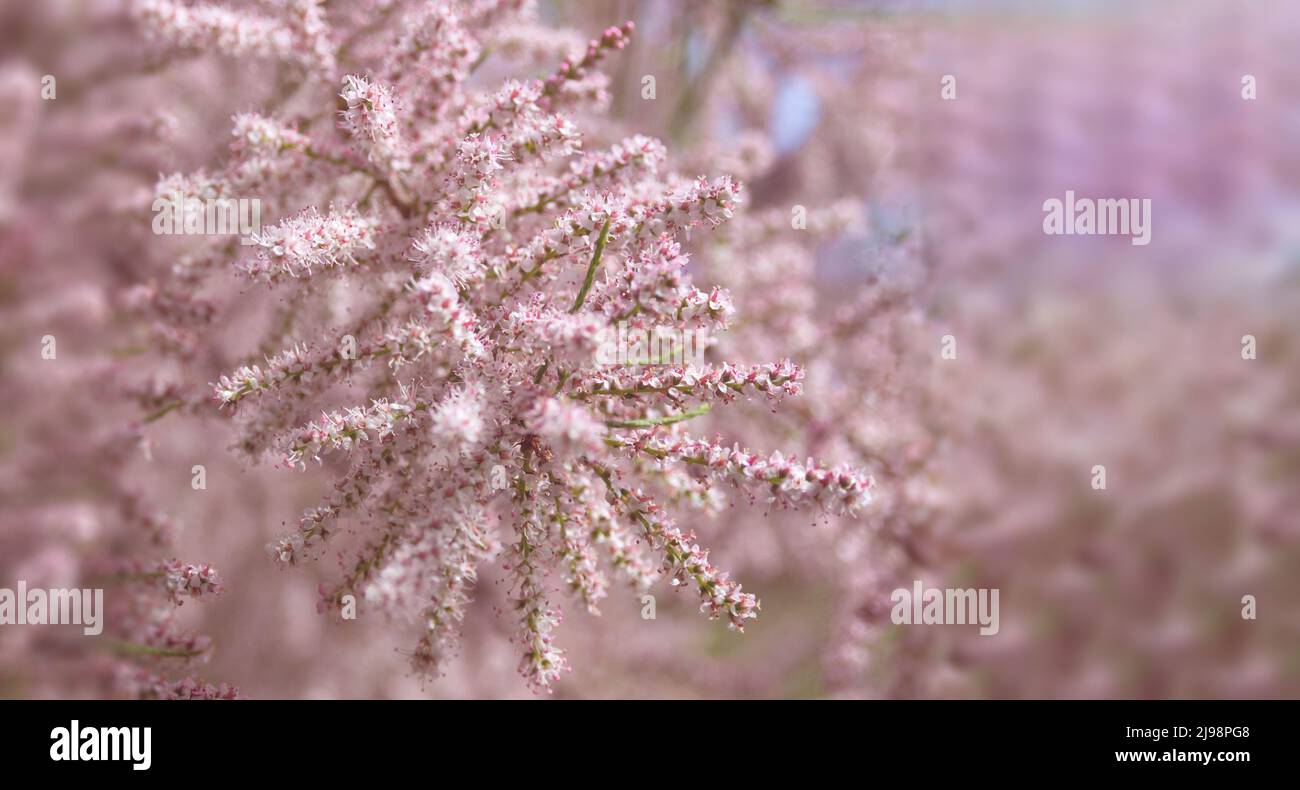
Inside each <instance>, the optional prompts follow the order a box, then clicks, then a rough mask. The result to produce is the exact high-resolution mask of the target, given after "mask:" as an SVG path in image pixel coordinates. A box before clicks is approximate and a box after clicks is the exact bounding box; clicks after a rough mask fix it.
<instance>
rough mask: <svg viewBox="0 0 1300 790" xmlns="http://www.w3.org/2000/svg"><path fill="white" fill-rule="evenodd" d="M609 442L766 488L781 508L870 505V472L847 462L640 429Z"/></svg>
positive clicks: (842, 509)
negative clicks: (831, 463)
mask: <svg viewBox="0 0 1300 790" xmlns="http://www.w3.org/2000/svg"><path fill="white" fill-rule="evenodd" d="M610 441H611V443H612V444H615V445H617V446H621V447H626V448H628V449H630V450H631V451H634V452H639V453H645V454H647V455H651V456H653V457H655V458H661V459H665V460H672V461H681V462H685V463H689V464H694V465H697V466H699V467H702V468H703V469H705V470H707V472H708V473H709V474H710V475H712V476H714V477H716V478H718V479H719V480H722V481H726V482H730V483H733V484H735V485H738V486H744V487H748V488H752V489H756V490H760V491H766V492H767V495H768V501H769V502H772V503H774V504H777V505H778V506H781V507H801V506H805V505H811V504H816V505H820V506H822V507H824V508H826V509H828V510H829V511H831V512H832V513H849V514H852V513H855V512H856V511H858V510H859V509H861V508H864V507H866V506H867V505H869V504H871V488H872V486H873V485H874V484H873V482H872V479H871V476H870V475H867V474H865V473H863V472H860V471H858V470H856V469H853V468H852V467H850V466H847V465H841V466H837V467H835V468H834V469H827V468H825V467H823V466H821V465H820V464H818V463H817V462H815V461H813V460H812V459H811V458H810V459H808V460H807V461H806V462H805V463H802V464H801V463H798V462H797V461H794V460H793V459H786V458H785V457H784V456H783V455H782V454H781V453H780V452H779V451H778V452H775V453H772V455H771V456H769V457H767V458H763V457H762V456H759V455H757V454H755V453H753V452H750V451H749V450H745V449H742V448H741V447H740V445H734V446H732V447H731V449H727V448H726V447H723V446H721V445H717V444H713V443H711V442H707V441H701V440H697V439H691V438H690V437H686V436H674V435H669V434H665V433H662V432H659V431H656V430H642V431H636V432H633V433H630V434H627V435H625V436H618V437H615V438H613V439H611V440H610Z"/></svg>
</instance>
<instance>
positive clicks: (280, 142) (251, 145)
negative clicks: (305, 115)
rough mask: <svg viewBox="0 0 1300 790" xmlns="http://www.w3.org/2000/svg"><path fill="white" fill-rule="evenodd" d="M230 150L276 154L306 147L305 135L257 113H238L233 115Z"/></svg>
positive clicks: (242, 153) (254, 153)
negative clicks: (232, 138)
mask: <svg viewBox="0 0 1300 790" xmlns="http://www.w3.org/2000/svg"><path fill="white" fill-rule="evenodd" d="M233 120H234V128H233V129H232V130H231V136H232V137H234V138H235V139H234V142H233V143H232V145H231V151H232V152H233V153H235V154H236V155H245V156H247V155H253V156H277V155H279V154H280V152H282V151H284V150H285V149H289V148H297V149H306V148H307V147H308V146H310V144H311V141H310V140H309V139H308V137H307V135H305V134H302V133H301V132H299V131H297V130H296V129H291V128H290V127H288V126H285V125H284V124H282V123H280V122H278V121H276V120H273V119H271V118H266V117H264V116H262V115H258V114H257V113H252V112H247V113H240V114H239V115H236V116H235V117H234V119H233Z"/></svg>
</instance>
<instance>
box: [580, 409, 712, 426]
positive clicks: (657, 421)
mask: <svg viewBox="0 0 1300 790" xmlns="http://www.w3.org/2000/svg"><path fill="white" fill-rule="evenodd" d="M709 408H710V407H709V404H707V403H705V404H703V405H702V406H697V407H695V408H694V409H691V410H690V411H684V412H682V413H681V414H670V415H668V416H666V417H648V418H645V419H640V420H606V421H605V425H606V426H608V427H610V428H653V427H654V426H656V425H672V424H673V423H675V422H684V421H686V420H689V419H691V418H692V417H699V416H700V415H702V414H708V413H709Z"/></svg>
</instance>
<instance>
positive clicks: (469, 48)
mask: <svg viewBox="0 0 1300 790" xmlns="http://www.w3.org/2000/svg"><path fill="white" fill-rule="evenodd" d="M481 51H482V48H481V47H480V45H479V43H478V41H476V40H475V39H474V37H473V36H471V35H470V34H469V33H468V32H467V31H466V30H465V28H464V26H463V25H462V23H461V20H460V19H459V18H458V17H457V15H456V13H455V11H454V10H453V9H452V8H451V7H450V6H448V5H443V4H440V3H428V4H424V5H423V6H422V7H420V8H418V9H416V10H414V11H412V12H411V13H410V14H409V15H408V17H407V18H406V19H405V20H404V21H403V24H402V27H401V30H400V32H399V34H398V38H397V42H396V44H395V45H394V46H393V47H392V49H391V51H390V53H389V55H388V59H387V61H386V62H385V64H384V71H383V74H384V79H385V81H386V82H388V83H390V84H393V85H397V86H399V87H400V88H402V89H403V90H405V91H406V92H407V95H409V96H411V97H412V98H413V99H415V102H414V104H413V111H414V112H415V113H417V114H419V115H422V116H428V117H431V118H437V117H439V116H440V115H442V114H443V113H444V112H445V111H446V109H448V108H447V107H446V106H445V104H446V102H447V101H448V99H449V98H450V97H451V96H453V95H454V94H455V93H456V91H457V90H458V88H459V86H460V84H461V83H462V82H463V81H464V80H465V79H466V78H467V77H468V76H469V71H470V68H471V66H472V64H473V63H474V61H475V60H477V59H478V58H479V56H480V53H481Z"/></svg>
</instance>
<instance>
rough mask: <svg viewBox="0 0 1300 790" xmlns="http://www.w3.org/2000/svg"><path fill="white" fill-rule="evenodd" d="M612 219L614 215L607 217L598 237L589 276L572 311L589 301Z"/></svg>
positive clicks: (588, 267)
mask: <svg viewBox="0 0 1300 790" xmlns="http://www.w3.org/2000/svg"><path fill="white" fill-rule="evenodd" d="M612 219H613V217H607V218H606V219H605V224H604V225H603V226H602V227H601V229H600V237H599V238H597V239H596V251H595V252H594V253H592V255H591V263H590V264H589V265H588V266H587V277H586V279H585V280H583V281H582V289H581V290H579V291H578V298H577V299H576V300H574V302H573V309H572V310H570V311H569V312H570V313H576V312H578V311H579V310H581V309H582V303H583V302H585V301H587V292H588V291H590V290H591V284H592V283H593V282H595V281H596V269H598V268H600V258H601V256H602V255H604V254H605V242H607V241H609V223H610V221H611V220H612Z"/></svg>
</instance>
